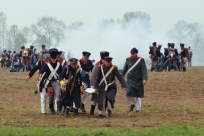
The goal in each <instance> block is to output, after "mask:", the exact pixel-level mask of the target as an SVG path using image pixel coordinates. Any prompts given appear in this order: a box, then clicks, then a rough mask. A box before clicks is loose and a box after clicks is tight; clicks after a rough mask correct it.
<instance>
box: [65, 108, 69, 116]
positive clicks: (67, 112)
mask: <svg viewBox="0 0 204 136" xmlns="http://www.w3.org/2000/svg"><path fill="white" fill-rule="evenodd" d="M68 115H69V108H67V107H66V108H65V116H66V117H68Z"/></svg>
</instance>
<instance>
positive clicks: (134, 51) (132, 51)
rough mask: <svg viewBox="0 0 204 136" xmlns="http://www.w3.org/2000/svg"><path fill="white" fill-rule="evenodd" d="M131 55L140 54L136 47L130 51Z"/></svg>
mask: <svg viewBox="0 0 204 136" xmlns="http://www.w3.org/2000/svg"><path fill="white" fill-rule="evenodd" d="M130 53H138V49H136V48H135V47H134V48H132V49H131V50H130Z"/></svg>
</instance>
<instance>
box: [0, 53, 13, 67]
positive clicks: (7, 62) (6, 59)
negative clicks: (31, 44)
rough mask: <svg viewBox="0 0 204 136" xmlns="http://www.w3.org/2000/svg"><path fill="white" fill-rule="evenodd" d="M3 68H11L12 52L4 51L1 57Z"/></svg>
mask: <svg viewBox="0 0 204 136" xmlns="http://www.w3.org/2000/svg"><path fill="white" fill-rule="evenodd" d="M0 62H1V68H10V66H11V62H12V55H11V51H8V52H7V50H4V51H3V52H2V54H1V57H0Z"/></svg>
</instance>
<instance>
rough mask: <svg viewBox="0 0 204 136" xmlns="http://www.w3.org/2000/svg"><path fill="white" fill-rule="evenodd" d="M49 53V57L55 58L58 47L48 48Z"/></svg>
mask: <svg viewBox="0 0 204 136" xmlns="http://www.w3.org/2000/svg"><path fill="white" fill-rule="evenodd" d="M49 53H50V57H51V58H52V59H56V58H57V54H58V49H56V48H51V49H49Z"/></svg>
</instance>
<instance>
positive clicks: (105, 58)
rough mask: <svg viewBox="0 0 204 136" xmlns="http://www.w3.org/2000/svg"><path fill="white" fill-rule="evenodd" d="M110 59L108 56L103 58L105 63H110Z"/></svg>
mask: <svg viewBox="0 0 204 136" xmlns="http://www.w3.org/2000/svg"><path fill="white" fill-rule="evenodd" d="M112 59H113V58H112V57H109V56H106V57H104V60H105V61H107V62H111V61H112Z"/></svg>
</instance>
